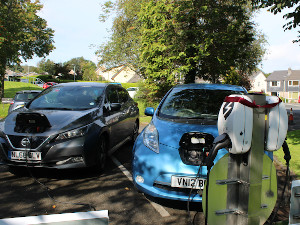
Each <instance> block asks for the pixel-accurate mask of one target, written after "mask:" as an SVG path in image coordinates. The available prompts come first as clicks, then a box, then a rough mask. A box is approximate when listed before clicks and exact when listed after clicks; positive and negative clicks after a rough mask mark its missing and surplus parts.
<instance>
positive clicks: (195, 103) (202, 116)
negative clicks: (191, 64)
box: [159, 89, 243, 121]
mask: <svg viewBox="0 0 300 225" xmlns="http://www.w3.org/2000/svg"><path fill="white" fill-rule="evenodd" d="M242 93H243V92H242V91H232V90H211V89H173V91H172V92H171V93H170V94H169V95H168V96H167V98H166V99H165V101H164V102H163V104H162V106H161V108H160V111H159V117H162V118H167V119H178V120H185V121H188V120H202V121H203V120H217V119H218V114H219V110H220V107H221V105H222V103H223V101H224V99H225V97H226V96H228V95H231V94H242Z"/></svg>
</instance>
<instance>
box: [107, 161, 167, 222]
mask: <svg viewBox="0 0 300 225" xmlns="http://www.w3.org/2000/svg"><path fill="white" fill-rule="evenodd" d="M110 158H111V159H112V161H113V162H114V163H115V164H116V165H117V166H118V167H119V169H120V170H121V171H122V172H123V173H124V174H125V176H126V177H127V178H128V179H129V180H130V181H131V182H133V180H132V176H131V173H130V172H129V171H128V170H127V169H126V168H125V167H124V166H123V165H122V164H121V163H120V162H119V160H117V159H116V158H115V157H114V156H110ZM146 199H147V198H146ZM147 200H148V199H147ZM148 201H149V200H148ZM149 202H150V204H151V205H152V206H153V208H154V209H155V210H156V211H157V212H158V213H159V214H160V215H161V216H162V217H168V216H170V214H169V213H168V211H167V210H166V209H165V208H164V207H162V206H161V205H159V204H157V203H155V202H152V201H149Z"/></svg>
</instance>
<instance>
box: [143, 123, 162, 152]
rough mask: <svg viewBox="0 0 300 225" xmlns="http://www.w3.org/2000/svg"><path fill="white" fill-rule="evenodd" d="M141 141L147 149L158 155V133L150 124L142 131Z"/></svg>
mask: <svg viewBox="0 0 300 225" xmlns="http://www.w3.org/2000/svg"><path fill="white" fill-rule="evenodd" d="M143 141H144V144H145V145H146V146H147V147H148V148H150V149H151V150H152V151H154V152H156V153H159V143H158V131H157V129H156V127H155V126H154V124H153V123H152V122H151V123H150V124H149V125H148V126H147V127H146V128H145V130H144V135H143Z"/></svg>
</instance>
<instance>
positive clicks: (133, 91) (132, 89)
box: [126, 87, 139, 98]
mask: <svg viewBox="0 0 300 225" xmlns="http://www.w3.org/2000/svg"><path fill="white" fill-rule="evenodd" d="M138 89H139V88H138V87H129V88H127V89H126V90H127V91H128V93H129V95H130V97H131V98H134V96H135V95H136V93H137V91H138Z"/></svg>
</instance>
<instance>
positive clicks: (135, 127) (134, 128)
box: [131, 121, 140, 143]
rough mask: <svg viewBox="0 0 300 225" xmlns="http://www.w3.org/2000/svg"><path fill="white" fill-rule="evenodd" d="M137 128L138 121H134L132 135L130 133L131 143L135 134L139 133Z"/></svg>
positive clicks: (135, 136)
mask: <svg viewBox="0 0 300 225" xmlns="http://www.w3.org/2000/svg"><path fill="white" fill-rule="evenodd" d="M139 128H140V126H139V122H138V121H136V122H135V123H134V127H133V131H132V135H131V141H132V142H133V143H134V142H135V140H136V138H137V136H138V135H139Z"/></svg>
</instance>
